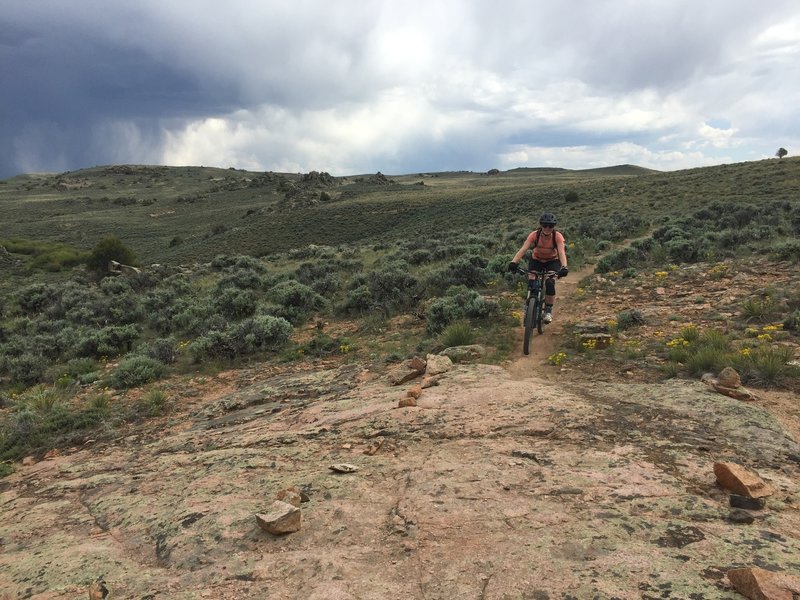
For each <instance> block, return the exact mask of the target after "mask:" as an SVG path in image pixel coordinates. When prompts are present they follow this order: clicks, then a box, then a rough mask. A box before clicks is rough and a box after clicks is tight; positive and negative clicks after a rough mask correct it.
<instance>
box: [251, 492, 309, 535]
mask: <svg viewBox="0 0 800 600" xmlns="http://www.w3.org/2000/svg"><path fill="white" fill-rule="evenodd" d="M302 520H303V516H302V514H301V513H300V509H299V508H297V507H296V506H293V505H291V504H289V503H288V502H282V501H280V500H276V501H275V502H273V503H272V506H271V511H270V512H269V513H267V514H257V515H256V523H258V526H259V527H261V529H263V530H264V531H266V532H268V533H271V534H273V535H282V534H285V533H294V532H295V531H300V525H301V524H302Z"/></svg>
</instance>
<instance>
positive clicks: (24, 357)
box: [3, 352, 50, 385]
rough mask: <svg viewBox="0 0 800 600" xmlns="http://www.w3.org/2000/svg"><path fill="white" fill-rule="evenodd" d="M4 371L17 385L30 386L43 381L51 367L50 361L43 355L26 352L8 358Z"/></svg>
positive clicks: (5, 361)
mask: <svg viewBox="0 0 800 600" xmlns="http://www.w3.org/2000/svg"><path fill="white" fill-rule="evenodd" d="M3 362H4V365H3V369H4V370H5V371H6V372H7V373H8V375H9V376H10V377H11V380H12V381H13V382H15V383H22V384H25V385H30V384H33V383H36V382H38V381H41V380H42V378H43V377H44V374H45V373H46V372H47V369H48V367H49V366H50V361H49V360H47V359H46V358H45V357H44V356H42V355H41V354H32V353H30V352H25V353H23V354H20V355H18V356H9V357H6V358H5V360H4V361H3Z"/></svg>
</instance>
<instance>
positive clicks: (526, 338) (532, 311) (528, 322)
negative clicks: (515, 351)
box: [522, 302, 539, 355]
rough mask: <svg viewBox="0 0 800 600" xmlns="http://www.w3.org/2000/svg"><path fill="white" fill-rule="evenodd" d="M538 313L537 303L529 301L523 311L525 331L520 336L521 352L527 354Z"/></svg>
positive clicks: (529, 349)
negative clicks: (521, 336)
mask: <svg viewBox="0 0 800 600" xmlns="http://www.w3.org/2000/svg"><path fill="white" fill-rule="evenodd" d="M538 314H539V303H538V302H531V303H529V304H528V308H527V310H526V311H525V333H524V334H523V338H522V353H523V354H525V355H527V354H529V353H530V351H531V337H532V336H533V330H534V329H535V328H536V315H538Z"/></svg>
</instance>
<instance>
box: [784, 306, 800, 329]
mask: <svg viewBox="0 0 800 600" xmlns="http://www.w3.org/2000/svg"><path fill="white" fill-rule="evenodd" d="M783 328H784V329H786V330H787V331H800V310H796V311H794V312H793V313H792V314H790V315H789V316H788V317H786V319H785V320H784V322H783Z"/></svg>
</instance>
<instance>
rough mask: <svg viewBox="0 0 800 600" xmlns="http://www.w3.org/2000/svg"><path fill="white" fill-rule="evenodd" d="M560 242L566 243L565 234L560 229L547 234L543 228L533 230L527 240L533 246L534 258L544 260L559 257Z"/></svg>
mask: <svg viewBox="0 0 800 600" xmlns="http://www.w3.org/2000/svg"><path fill="white" fill-rule="evenodd" d="M537 236H538V239H537ZM558 242H561V243H562V244H563V243H564V236H563V235H562V234H561V232H560V231H555V230H553V233H551V234H550V235H547V234H546V233H544V230H542V229H537V230H536V231H531V234H530V235H529V236H528V239H527V240H526V243H528V244H530V245H531V247H532V248H533V254H532V256H533V258H534V259H536V260H541V261H544V262H547V261H549V260H556V259H558V246H557V244H558ZM534 244H536V245H535V246H534Z"/></svg>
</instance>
